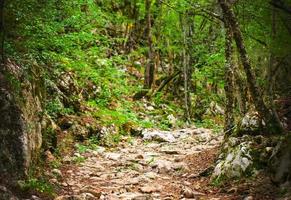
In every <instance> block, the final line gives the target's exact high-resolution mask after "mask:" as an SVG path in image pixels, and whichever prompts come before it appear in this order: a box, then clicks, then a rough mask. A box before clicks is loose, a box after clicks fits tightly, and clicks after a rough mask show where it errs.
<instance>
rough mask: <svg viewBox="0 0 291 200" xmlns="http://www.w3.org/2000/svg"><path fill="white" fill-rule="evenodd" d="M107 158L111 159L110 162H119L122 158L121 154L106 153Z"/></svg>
mask: <svg viewBox="0 0 291 200" xmlns="http://www.w3.org/2000/svg"><path fill="white" fill-rule="evenodd" d="M105 157H106V158H108V159H110V160H114V161H118V160H120V158H121V154H119V153H106V154H105Z"/></svg>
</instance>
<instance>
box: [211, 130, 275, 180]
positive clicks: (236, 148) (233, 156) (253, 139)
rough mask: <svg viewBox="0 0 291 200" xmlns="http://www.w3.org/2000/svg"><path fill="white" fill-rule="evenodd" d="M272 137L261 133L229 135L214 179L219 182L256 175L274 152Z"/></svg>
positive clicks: (213, 176)
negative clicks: (239, 135)
mask: <svg viewBox="0 0 291 200" xmlns="http://www.w3.org/2000/svg"><path fill="white" fill-rule="evenodd" d="M270 140H271V139H270V138H265V137H263V136H261V135H258V136H250V135H244V136H243V137H229V138H228V140H227V141H226V142H225V143H224V145H223V147H222V151H221V154H220V155H219V159H218V161H217V162H216V167H215V169H214V172H213V174H212V180H213V181H214V182H216V183H219V182H221V181H224V180H228V179H238V178H241V177H247V176H252V175H255V174H256V172H257V171H258V170H260V169H263V168H265V167H267V165H266V163H267V162H268V159H269V158H270V156H271V154H272V149H273V146H272V143H271V142H270Z"/></svg>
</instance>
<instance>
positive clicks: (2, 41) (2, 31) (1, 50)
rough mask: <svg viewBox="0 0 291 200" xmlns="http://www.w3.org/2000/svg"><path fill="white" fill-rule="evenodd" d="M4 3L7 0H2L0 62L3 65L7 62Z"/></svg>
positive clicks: (0, 9) (0, 8)
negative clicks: (5, 53)
mask: <svg viewBox="0 0 291 200" xmlns="http://www.w3.org/2000/svg"><path fill="white" fill-rule="evenodd" d="M4 5H5V0H0V45H1V46H0V56H1V61H0V64H1V65H3V64H4V63H5V55H4V41H5V28H4Z"/></svg>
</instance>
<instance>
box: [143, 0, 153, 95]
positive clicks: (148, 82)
mask: <svg viewBox="0 0 291 200" xmlns="http://www.w3.org/2000/svg"><path fill="white" fill-rule="evenodd" d="M145 10H146V25H147V27H146V33H147V34H146V35H147V44H148V56H147V59H148V62H147V65H146V69H145V78H144V88H146V89H151V87H152V85H153V83H154V79H155V63H154V48H153V41H152V20H151V0H146V1H145Z"/></svg>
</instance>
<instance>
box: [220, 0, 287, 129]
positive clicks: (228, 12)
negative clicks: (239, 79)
mask: <svg viewBox="0 0 291 200" xmlns="http://www.w3.org/2000/svg"><path fill="white" fill-rule="evenodd" d="M218 2H219V4H220V7H221V8H222V12H223V15H224V20H225V22H224V23H225V24H228V25H229V29H231V30H230V31H231V32H232V33H233V37H234V40H235V43H236V46H237V50H238V52H239V54H240V58H241V62H242V65H243V68H244V71H245V74H246V77H247V86H248V90H249V91H250V94H251V97H252V99H253V102H254V105H255V107H256V110H257V111H258V113H259V115H260V116H261V118H262V119H263V120H264V122H265V123H266V125H267V126H268V129H269V130H268V131H269V132H272V133H274V132H282V131H283V127H282V124H281V122H280V120H278V118H276V117H275V116H276V114H275V113H274V112H273V111H272V110H271V109H268V108H267V106H266V104H265V102H264V100H263V97H262V94H261V91H260V90H259V88H258V86H257V83H256V77H255V75H254V73H253V71H252V68H251V63H250V60H249V57H248V54H247V51H246V47H245V44H244V39H243V36H242V33H241V30H240V28H239V25H238V20H237V18H236V16H235V14H234V12H233V10H232V9H231V7H230V5H229V3H227V2H226V0H218Z"/></svg>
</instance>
